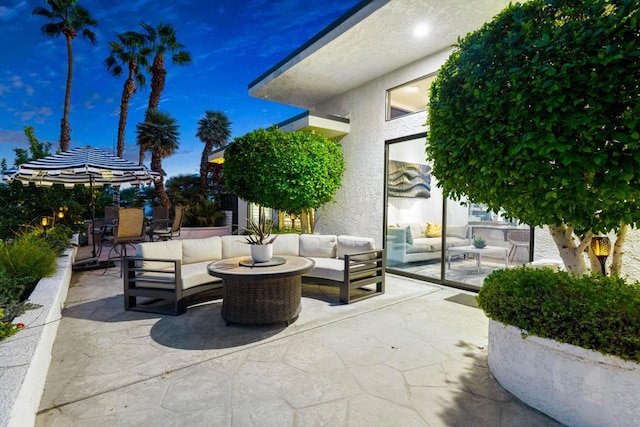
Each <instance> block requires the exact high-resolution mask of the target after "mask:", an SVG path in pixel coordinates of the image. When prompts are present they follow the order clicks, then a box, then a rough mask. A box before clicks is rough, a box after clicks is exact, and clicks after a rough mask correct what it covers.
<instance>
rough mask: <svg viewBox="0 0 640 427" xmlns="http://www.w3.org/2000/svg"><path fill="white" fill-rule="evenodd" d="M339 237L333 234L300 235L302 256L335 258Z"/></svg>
mask: <svg viewBox="0 0 640 427" xmlns="http://www.w3.org/2000/svg"><path fill="white" fill-rule="evenodd" d="M337 245H338V238H337V236H335V235H332V234H325V235H322V234H302V235H300V256H306V257H322V258H335V257H336V247H337Z"/></svg>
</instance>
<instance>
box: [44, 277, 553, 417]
mask: <svg viewBox="0 0 640 427" xmlns="http://www.w3.org/2000/svg"><path fill="white" fill-rule="evenodd" d="M102 272H103V271H102V270H96V271H86V272H75V273H74V275H73V278H72V283H71V288H70V289H69V293H68V297H67V301H66V305H65V309H64V311H63V318H62V320H61V321H60V325H59V328H58V335H57V338H56V341H55V345H54V349H53V359H52V362H51V367H50V370H49V375H48V378H47V382H46V385H45V390H44V394H43V396H42V400H41V402H40V411H39V413H38V415H37V418H36V425H37V426H91V427H98V426H155V425H162V426H318V425H330V426H414V425H415V426H555V425H558V424H557V423H556V422H555V421H553V420H552V419H550V418H548V417H546V416H545V415H543V414H541V413H540V412H537V411H535V410H533V409H531V408H529V407H528V406H526V405H525V404H523V403H521V402H520V401H519V400H517V399H516V398H515V397H513V396H512V395H510V394H509V393H508V392H506V391H505V390H503V389H502V388H501V387H500V385H499V384H498V383H497V382H496V381H495V380H494V379H493V377H492V376H491V374H490V373H489V371H488V369H487V363H486V356H487V350H486V346H487V332H488V330H487V329H488V326H487V324H488V322H487V318H486V317H485V316H484V314H483V312H482V311H481V310H479V309H477V308H473V307H469V306H467V305H463V304H459V303H456V302H451V301H447V300H446V298H449V297H451V296H454V295H457V294H460V293H461V291H457V290H454V289H449V288H447V287H440V286H435V285H431V284H427V283H424V282H420V281H416V280H410V279H405V278H402V277H399V276H394V275H387V293H386V294H385V295H382V296H378V297H375V298H371V299H367V300H364V301H360V302H357V303H354V304H350V305H342V304H340V303H339V302H338V298H337V293H336V292H335V291H336V290H335V289H334V288H329V287H323V286H309V285H303V301H302V304H303V307H302V313H301V314H300V317H299V318H298V320H297V321H296V322H295V323H293V324H292V325H290V326H289V327H285V325H284V324H281V325H271V326H258V327H256V326H240V325H231V326H226V325H225V322H224V321H223V320H222V318H221V317H220V308H221V300H220V299H217V300H213V301H211V302H208V303H204V304H201V305H197V306H192V307H190V308H189V310H188V311H187V313H186V314H183V315H181V316H178V317H174V316H161V315H154V314H146V313H139V312H127V311H125V310H124V305H123V296H122V279H121V278H120V277H118V273H119V270H118V268H117V267H116V268H111V269H109V270H108V271H107V273H106V274H105V275H104V276H103V275H102Z"/></svg>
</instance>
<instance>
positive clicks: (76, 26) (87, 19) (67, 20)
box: [31, 0, 98, 151]
mask: <svg viewBox="0 0 640 427" xmlns="http://www.w3.org/2000/svg"><path fill="white" fill-rule="evenodd" d="M46 3H47V5H48V6H49V7H50V8H51V9H50V10H49V9H46V8H44V7H36V8H34V9H33V11H32V12H31V14H32V15H39V16H44V17H45V18H47V19H48V20H49V21H53V22H49V23H47V24H45V25H43V26H42V32H43V33H44V34H46V35H48V36H49V37H57V36H59V35H60V34H63V35H64V38H65V39H66V41H67V89H66V91H65V96H64V112H63V114H62V120H61V121H60V150H61V151H67V149H68V148H69V141H70V139H71V137H70V133H71V127H70V126H69V105H70V103H71V81H72V80H73V49H72V46H71V42H72V41H73V39H74V38H75V37H76V36H77V35H78V32H79V31H82V37H86V38H88V39H89V41H90V42H91V43H93V44H96V35H95V34H94V33H93V31H91V30H90V29H89V28H88V27H97V26H98V21H96V20H95V19H93V18H92V17H91V15H90V14H89V12H88V11H87V10H86V9H85V8H84V7H82V6H78V4H77V3H78V1H77V0H46Z"/></svg>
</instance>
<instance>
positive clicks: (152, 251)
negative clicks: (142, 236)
mask: <svg viewBox="0 0 640 427" xmlns="http://www.w3.org/2000/svg"><path fill="white" fill-rule="evenodd" d="M136 256H139V257H142V258H159V259H179V260H182V243H181V242H180V241H179V240H167V241H165V242H146V243H139V244H137V245H136ZM142 267H143V268H147V269H152V270H168V269H170V268H172V265H170V264H167V263H161V262H153V261H151V262H149V261H145V262H143V263H142Z"/></svg>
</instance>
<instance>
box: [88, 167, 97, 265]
mask: <svg viewBox="0 0 640 427" xmlns="http://www.w3.org/2000/svg"><path fill="white" fill-rule="evenodd" d="M89 192H90V193H91V202H89V203H91V243H92V244H93V249H92V251H91V254H92V255H93V257H94V258H96V233H95V226H96V200H95V196H94V194H93V175H91V176H90V177H89Z"/></svg>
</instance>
